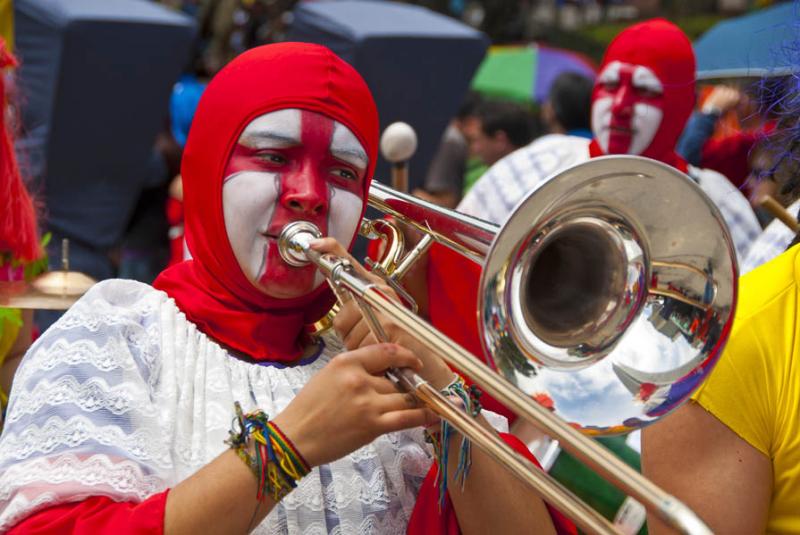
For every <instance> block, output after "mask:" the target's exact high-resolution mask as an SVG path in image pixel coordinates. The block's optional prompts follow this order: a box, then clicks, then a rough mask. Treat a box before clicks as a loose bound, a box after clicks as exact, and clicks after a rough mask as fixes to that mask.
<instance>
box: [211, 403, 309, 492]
mask: <svg viewBox="0 0 800 535" xmlns="http://www.w3.org/2000/svg"><path fill="white" fill-rule="evenodd" d="M235 409H236V418H235V419H234V421H233V426H232V429H231V431H230V435H229V437H228V440H226V441H225V443H226V444H228V445H229V446H230V447H231V448H232V449H234V450H235V451H236V453H237V455H238V456H239V457H240V458H241V459H242V460H243V461H244V462H245V463H246V464H247V465H248V466H249V467H250V469H251V470H252V471H253V473H254V474H255V476H256V478H258V493H257V495H256V497H257V499H259V500H262V499H263V498H264V496H265V495H270V496H271V497H272V499H273V500H275V501H276V502H279V501H280V500H282V499H283V497H284V496H286V495H287V494H289V493H290V492H291V491H292V489H294V488H295V487H296V486H297V482H298V481H299V480H300V479H302V478H303V477H304V476H306V475H307V474H308V473H309V472H310V471H311V467H310V466H309V464H308V462H307V461H306V460H305V459H304V458H303V456H302V455H301V454H300V452H299V451H298V450H297V448H296V447H295V446H294V444H293V443H292V441H291V440H289V439H288V438H287V437H286V435H284V434H283V432H282V431H281V430H280V429H279V428H278V426H276V425H275V424H274V423H273V422H270V421H269V419H268V417H267V415H266V414H265V413H264V411H260V410H259V411H255V412H252V413H248V414H244V413H243V412H242V407H241V405H240V404H239V402H236V403H235ZM237 425H238V429H237ZM251 439H252V440H253V442H254V449H255V455H252V456H251V455H250V454H249V453H248V451H247V446H248V443H249V442H250V440H251Z"/></svg>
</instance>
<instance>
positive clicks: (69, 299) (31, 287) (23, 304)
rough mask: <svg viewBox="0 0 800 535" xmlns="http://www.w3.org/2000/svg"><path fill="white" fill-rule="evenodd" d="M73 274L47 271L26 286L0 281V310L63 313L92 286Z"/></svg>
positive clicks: (91, 282) (70, 272) (85, 277)
mask: <svg viewBox="0 0 800 535" xmlns="http://www.w3.org/2000/svg"><path fill="white" fill-rule="evenodd" d="M95 282H96V281H95V280H94V279H92V278H91V277H89V276H88V275H85V274H83V273H79V272H77V271H63V270H58V271H50V272H48V273H45V274H43V275H41V276H39V277H37V278H35V279H34V280H33V281H32V282H31V283H30V284H26V283H24V282H20V281H17V282H0V307H6V308H23V309H37V310H66V309H68V308H69V307H71V306H72V304H73V303H75V301H77V300H78V299H80V297H81V296H82V295H83V294H84V293H86V291H87V290H88V289H89V288H91V287H92V286H93V285H94V284H95Z"/></svg>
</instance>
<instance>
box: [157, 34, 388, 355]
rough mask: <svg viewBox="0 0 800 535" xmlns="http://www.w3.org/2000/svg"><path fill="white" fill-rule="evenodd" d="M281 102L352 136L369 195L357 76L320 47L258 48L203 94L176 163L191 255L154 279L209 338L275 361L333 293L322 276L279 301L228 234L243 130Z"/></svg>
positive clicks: (365, 126) (363, 88)
mask: <svg viewBox="0 0 800 535" xmlns="http://www.w3.org/2000/svg"><path fill="white" fill-rule="evenodd" d="M286 108H299V109H304V110H310V111H314V112H318V113H321V114H324V115H326V116H328V117H330V118H331V119H334V120H336V121H339V122H340V123H342V124H344V125H345V126H347V127H348V128H349V129H350V130H351V131H352V132H353V134H355V136H356V137H357V138H358V140H359V142H360V143H361V145H362V146H363V147H364V149H365V150H366V151H367V155H368V156H369V165H368V168H367V171H366V175H365V177H366V178H365V180H364V199H366V198H367V191H368V189H369V183H370V181H371V179H372V175H373V172H374V170H375V161H376V158H377V146H378V136H379V126H378V112H377V108H376V106H375V102H374V100H373V98H372V94H371V93H370V91H369V88H368V87H367V85H366V83H365V82H364V80H363V79H362V78H361V76H360V75H359V74H358V73H357V72H356V71H355V69H353V68H352V67H351V66H350V65H349V64H347V63H345V62H344V61H343V60H342V59H340V58H339V57H338V56H336V55H335V54H333V52H331V51H330V50H328V49H327V48H325V47H322V46H319V45H311V44H305V43H280V44H273V45H266V46H262V47H258V48H254V49H252V50H249V51H247V52H245V53H244V54H242V55H240V56H239V57H237V58H236V59H234V60H233V61H232V62H231V63H229V64H228V65H227V66H226V67H225V68H224V69H222V70H221V71H220V72H219V73H218V74H217V75H216V76H215V77H214V79H213V80H212V81H211V82H210V83H209V84H208V87H207V89H206V90H205V92H204V93H203V97H202V98H201V99H200V103H199V105H198V107H197V111H196V114H195V117H194V120H193V122H192V127H191V130H190V132H189V137H188V140H187V142H186V147H185V150H184V154H183V161H182V165H181V174H182V177H183V189H184V203H185V210H186V220H185V228H186V238H187V243H188V246H189V250H190V251H191V253H192V257H193V259H192V260H188V261H186V262H182V263H180V264H177V265H176V266H173V267H171V268H168V269H167V270H166V271H164V272H163V273H162V274H161V275H160V276H159V277H158V279H157V280H156V281H155V283H154V286H155V287H156V288H158V289H161V290H164V291H165V292H167V294H169V295H170V297H172V298H173V299H175V301H176V303H177V305H178V307H179V308H180V309H181V311H183V312H184V313H185V314H186V316H187V317H188V318H189V320H191V321H192V322H193V323H195V324H196V325H197V326H198V327H199V329H200V330H201V331H203V332H204V333H206V334H208V335H209V336H211V337H212V338H214V339H215V340H217V341H219V342H221V343H222V344H224V345H226V346H228V347H230V348H232V349H234V350H237V351H239V352H241V353H244V354H246V355H248V356H250V357H252V358H253V359H256V360H269V361H281V362H287V361H292V360H295V359H297V358H298V357H300V356H301V355H302V351H303V342H304V340H303V338H304V326H305V324H307V323H312V322H314V321H316V320H318V319H320V318H321V317H322V316H323V315H324V314H325V313H326V312H327V311H328V310H329V309H330V306H331V305H332V303H333V296H332V294H331V291H330V289H329V288H328V286H327V285H326V284H323V285H322V286H320V287H319V288H317V289H316V290H314V291H313V292H311V293H309V294H308V295H305V296H302V297H299V298H296V299H277V298H273V297H270V296H268V295H266V294H264V293H263V292H261V291H260V290H258V289H256V287H255V286H253V284H251V282H250V281H249V280H248V279H247V277H246V276H245V275H244V273H243V272H242V269H241V267H240V266H239V264H238V262H237V261H236V257H235V256H234V253H233V250H232V249H231V246H230V243H229V241H228V236H227V231H226V228H225V221H224V216H223V208H222V183H223V178H224V177H223V172H224V170H225V167H226V164H227V162H228V159H229V157H230V154H231V152H232V150H233V148H234V146H235V144H236V142H237V140H238V139H239V136H240V134H241V133H242V131H243V130H244V128H245V127H246V126H247V125H248V124H249V123H250V122H251V121H252V120H253V119H255V118H256V117H259V116H261V115H264V114H265V113H268V112H272V111H276V110H280V109H286ZM365 209H366V204H365V206H364V210H365ZM353 239H355V236H353ZM351 243H352V242H351Z"/></svg>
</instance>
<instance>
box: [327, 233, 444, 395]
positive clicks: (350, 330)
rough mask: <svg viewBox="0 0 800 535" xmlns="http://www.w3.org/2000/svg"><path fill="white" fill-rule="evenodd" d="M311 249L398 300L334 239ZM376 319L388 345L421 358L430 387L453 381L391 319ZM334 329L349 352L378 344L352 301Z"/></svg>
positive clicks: (437, 360)
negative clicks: (340, 261)
mask: <svg viewBox="0 0 800 535" xmlns="http://www.w3.org/2000/svg"><path fill="white" fill-rule="evenodd" d="M311 248H312V249H314V250H315V251H317V252H320V253H330V254H334V255H336V256H341V257H344V258H347V259H349V260H350V262H351V264H352V265H353V267H354V268H355V269H356V270H357V271H358V272H359V274H360V275H362V276H364V277H366V278H367V279H369V280H371V281H372V282H373V283H374V284H375V286H377V287H379V288H380V289H381V291H382V292H383V293H385V294H387V295H390V296H393V297H395V298H397V296H396V295H395V293H394V291H393V290H392V289H391V288H390V287H389V286H387V285H386V283H385V282H384V281H383V280H382V279H381V278H380V277H377V276H375V275H372V274H371V273H369V272H368V271H367V270H365V269H364V268H363V266H361V265H360V264H359V263H358V262H356V261H355V260H354V259H353V257H351V256H350V254H349V253H348V252H347V251H346V250H345V248H344V247H342V245H341V244H340V243H339V242H337V241H336V240H335V239H333V238H322V239H320V240H316V241H314V242H313V243H312V244H311ZM375 315H376V317H377V318H378V321H380V323H381V326H382V327H383V330H384V332H385V333H386V336H387V337H388V341H389V342H392V343H395V344H399V345H401V346H403V347H405V348H408V349H410V350H411V351H412V352H413V353H414V354H415V355H416V356H417V357H419V358H420V360H421V361H422V368H421V369H420V370H419V374H420V375H421V376H422V377H423V378H424V379H425V380H426V381H428V382H429V383H430V384H431V386H433V387H434V388H436V389H442V388H444V387H445V386H447V385H448V384H449V383H450V381H452V379H453V372H452V371H451V370H450V368H448V367H447V364H445V363H444V362H443V361H442V360H441V359H440V358H439V357H437V356H436V355H434V354H433V353H431V352H430V351H428V349H427V348H426V347H425V346H424V345H422V344H421V343H420V342H419V341H418V340H417V339H416V338H415V337H414V336H412V335H410V334H408V333H407V332H406V331H405V330H404V329H402V328H400V326H399V325H397V324H396V323H395V322H393V321H392V320H391V319H390V318H387V317H386V316H384V315H382V314H379V313H377V312H376V314H375ZM333 327H334V328H335V329H336V332H337V333H338V334H339V336H340V337H341V338H342V340H343V341H344V344H345V347H347V349H349V350H353V349H357V348H363V347H368V346H370V345H373V344H376V343H378V341H377V340H375V337H374V336H373V335H372V332H371V331H370V329H369V324H368V323H367V321H366V320H365V319H364V318H363V317H362V315H361V311H360V310H359V308H358V305H357V304H356V303H355V301H354V300H352V299H351V300H350V301H348V302H347V303H345V304H344V306H342V308H341V310H340V311H339V313H338V314H336V317H335V318H334V320H333Z"/></svg>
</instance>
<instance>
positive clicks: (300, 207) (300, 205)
mask: <svg viewBox="0 0 800 535" xmlns="http://www.w3.org/2000/svg"><path fill="white" fill-rule="evenodd" d="M281 182H282V183H281V192H282V193H281V204H282V205H283V206H284V207H285V208H287V209H289V210H291V211H292V212H294V213H296V214H298V215H305V216H320V215H324V214H325V213H327V211H328V185H327V183H326V181H325V180H324V179H323V178H322V177H320V176H318V173H316V172H315V171H314V170H313V169H308V168H305V169H300V170H298V171H297V172H295V173H287V174H286V175H285V176H284V177H283V179H282V181H281Z"/></svg>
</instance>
